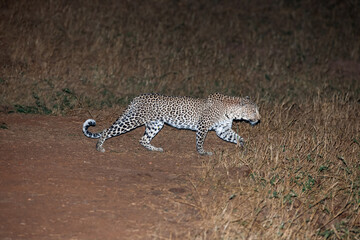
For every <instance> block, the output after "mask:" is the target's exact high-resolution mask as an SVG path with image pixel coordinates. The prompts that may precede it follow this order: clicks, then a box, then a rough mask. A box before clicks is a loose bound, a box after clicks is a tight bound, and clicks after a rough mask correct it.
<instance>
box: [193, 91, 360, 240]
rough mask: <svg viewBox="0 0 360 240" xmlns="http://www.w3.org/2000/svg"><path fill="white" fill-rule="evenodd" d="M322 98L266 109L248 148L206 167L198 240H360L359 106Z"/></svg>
mask: <svg viewBox="0 0 360 240" xmlns="http://www.w3.org/2000/svg"><path fill="white" fill-rule="evenodd" d="M320 100H321V99H319V100H317V101H314V102H305V103H302V104H297V105H287V106H286V105H283V106H281V105H280V106H276V107H271V108H269V107H266V106H264V107H263V108H262V111H263V112H269V113H271V114H269V115H265V118H264V119H263V121H262V123H261V125H259V126H257V127H255V128H251V127H242V129H241V132H242V133H243V135H245V136H247V138H248V139H251V140H250V142H248V144H247V146H246V147H245V149H244V150H238V151H235V152H220V153H218V154H216V155H215V156H214V157H213V158H211V159H210V161H204V163H203V174H202V176H201V181H198V182H197V185H196V190H194V191H195V192H197V191H201V192H199V193H195V194H194V195H195V196H198V197H197V199H196V201H194V203H195V204H197V206H199V207H201V208H202V212H203V219H204V222H203V225H202V228H201V229H202V230H201V232H200V233H199V239H207V238H211V239H323V238H326V239H359V234H360V217H359V212H360V211H359V202H360V161H359V160H360V135H359V132H360V123H359V121H358V119H359V113H358V110H357V108H358V107H359V106H358V104H357V103H350V102H349V101H348V100H347V99H344V98H340V97H338V96H334V98H333V99H332V100H330V101H324V100H322V101H320ZM194 179H196V177H194ZM192 181H193V182H195V180H192Z"/></svg>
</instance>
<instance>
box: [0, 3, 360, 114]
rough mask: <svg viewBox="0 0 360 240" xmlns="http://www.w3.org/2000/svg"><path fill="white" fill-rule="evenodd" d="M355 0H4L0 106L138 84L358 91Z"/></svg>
mask: <svg viewBox="0 0 360 240" xmlns="http://www.w3.org/2000/svg"><path fill="white" fill-rule="evenodd" d="M359 9H360V8H359V4H358V3H357V2H341V3H340V2H339V3H327V2H324V3H321V2H316V3H314V2H313V1H302V2H297V1H275V2H274V1H270V2H256V1H241V2H234V1H211V2H208V1H196V2H193V1H145V2H143V1H130V2H129V1H107V2H102V1H91V2H89V1H72V2H64V1H46V2H44V1H2V2H1V19H2V20H1V21H0V30H1V31H0V37H1V49H2V51H1V53H0V61H1V70H0V71H1V72H0V79H1V80H0V86H1V88H0V89H1V98H0V103H1V105H2V106H3V109H4V111H8V110H19V109H21V107H22V109H23V110H24V108H25V110H24V111H26V109H27V108H30V109H28V110H29V111H30V112H31V111H34V112H43V113H49V112H50V111H51V113H53V114H60V113H67V112H69V110H71V109H79V108H86V109H89V108H90V109H100V108H107V107H113V106H115V105H124V104H126V103H128V102H129V101H130V100H131V98H132V97H133V96H135V95H138V94H140V93H143V92H160V93H164V94H170V95H192V96H198V97H204V96H206V95H208V94H209V93H212V92H215V91H217V92H222V93H225V94H231V95H252V96H255V97H257V98H258V99H259V100H261V101H264V102H270V101H276V102H280V101H281V100H282V99H284V98H291V100H294V101H296V100H298V99H302V98H304V97H305V98H314V97H316V93H317V92H318V91H319V90H321V92H322V94H325V95H327V96H328V97H331V96H332V95H333V94H334V93H345V92H347V94H350V95H351V96H352V97H354V98H355V100H356V99H358V98H359V94H360V90H359V84H358V82H359V81H358V76H359V74H360V70H359V69H360V65H359V62H358V61H359V57H360V53H359V51H360V41H359V36H360V30H359V27H358V26H359V25H358V22H360V19H359V15H358V14H357V13H358V10H359ZM324 89H325V90H326V91H323V90H324ZM35 96H37V97H35ZM15 105H17V107H15ZM31 109H33V110H31ZM44 109H45V110H44Z"/></svg>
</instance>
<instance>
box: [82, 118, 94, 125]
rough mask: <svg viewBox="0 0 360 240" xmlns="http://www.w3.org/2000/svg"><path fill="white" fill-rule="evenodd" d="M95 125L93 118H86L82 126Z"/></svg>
mask: <svg viewBox="0 0 360 240" xmlns="http://www.w3.org/2000/svg"><path fill="white" fill-rule="evenodd" d="M95 125H96V121H95V120H94V119H91V118H89V119H88V120H86V121H85V122H84V124H83V126H95Z"/></svg>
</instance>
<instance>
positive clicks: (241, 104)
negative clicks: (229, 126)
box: [228, 97, 261, 126]
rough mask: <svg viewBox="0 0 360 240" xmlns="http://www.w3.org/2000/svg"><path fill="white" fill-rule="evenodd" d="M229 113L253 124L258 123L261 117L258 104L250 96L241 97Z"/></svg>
mask: <svg viewBox="0 0 360 240" xmlns="http://www.w3.org/2000/svg"><path fill="white" fill-rule="evenodd" d="M228 114H229V115H230V116H231V118H233V119H235V120H244V121H247V122H249V123H250V124H251V125H253V126H254V125H256V124H258V123H259V122H260V118H261V117H260V113H259V108H258V106H257V105H256V103H254V102H253V101H251V100H250V98H249V97H245V98H239V99H238V101H237V102H236V104H234V105H233V106H232V107H231V108H230V112H229V113H228Z"/></svg>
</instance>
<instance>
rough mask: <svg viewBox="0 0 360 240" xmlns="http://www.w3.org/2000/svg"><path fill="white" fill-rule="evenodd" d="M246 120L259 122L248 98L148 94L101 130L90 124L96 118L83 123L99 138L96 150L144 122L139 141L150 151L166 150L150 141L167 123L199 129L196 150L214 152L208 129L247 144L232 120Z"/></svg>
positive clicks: (223, 136) (227, 139)
mask: <svg viewBox="0 0 360 240" xmlns="http://www.w3.org/2000/svg"><path fill="white" fill-rule="evenodd" d="M235 120H238V121H245V122H248V123H250V124H251V125H252V126H255V125H256V124H258V123H259V122H260V114H259V108H258V106H257V105H256V103H255V102H253V101H252V100H250V98H249V97H235V96H227V95H223V94H220V93H213V94H210V95H209V96H208V97H207V98H193V97H187V96H166V95H161V94H157V93H147V94H142V95H139V96H137V97H135V98H134V99H133V100H132V101H131V103H130V104H129V106H128V107H127V108H126V109H125V111H124V112H123V114H122V115H121V116H120V117H118V118H117V119H116V121H115V122H114V123H113V124H112V125H111V126H110V127H109V128H107V129H105V130H103V131H102V132H97V133H92V132H90V131H89V130H88V128H89V127H90V126H92V127H93V126H96V121H95V120H94V119H88V120H86V121H85V122H84V123H83V128H82V131H83V133H84V135H85V136H86V137H88V138H94V139H98V142H97V144H96V149H97V150H98V151H99V152H105V149H104V147H103V144H104V142H105V140H107V139H109V138H112V137H115V136H119V135H121V134H124V133H127V132H129V131H131V130H133V129H135V128H138V127H140V126H143V125H145V133H144V135H143V136H142V137H141V139H140V144H141V145H142V146H143V147H145V148H146V149H148V150H150V151H158V152H163V148H161V147H155V146H153V145H152V144H151V143H150V142H151V140H152V139H153V138H154V137H155V136H156V135H157V134H158V133H159V132H160V130H161V129H162V128H163V127H164V124H166V125H169V126H172V127H175V128H178V129H189V130H193V131H196V150H197V152H198V153H199V154H201V155H212V152H208V151H205V150H204V147H203V145H204V142H205V138H206V136H207V134H208V132H209V131H215V133H216V135H217V136H218V137H219V138H220V139H222V140H224V141H227V142H231V143H235V144H238V145H240V146H244V139H243V138H242V137H241V136H239V135H238V134H237V133H236V132H235V131H234V130H233V129H232V123H233V121H235Z"/></svg>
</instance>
